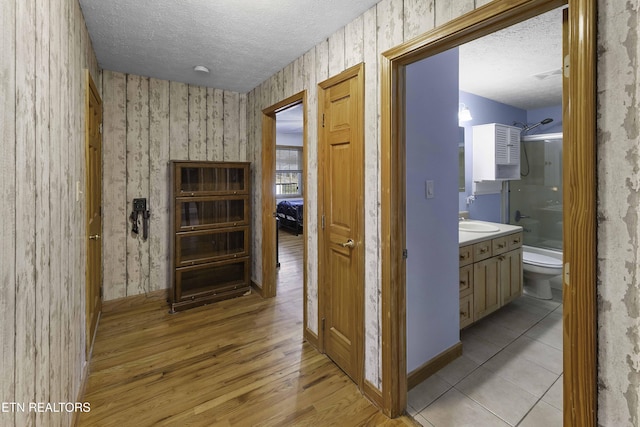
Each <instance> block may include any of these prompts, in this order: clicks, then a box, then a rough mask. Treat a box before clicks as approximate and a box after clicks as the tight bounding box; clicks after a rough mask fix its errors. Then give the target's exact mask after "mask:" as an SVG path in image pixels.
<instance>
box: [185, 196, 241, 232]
mask: <svg viewBox="0 0 640 427" xmlns="http://www.w3.org/2000/svg"><path fill="white" fill-rule="evenodd" d="M247 203H248V200H247V198H246V197H245V198H243V197H237V198H233V197H226V198H215V197H209V198H205V197H198V198H179V199H177V203H176V211H177V212H180V215H176V219H177V220H178V221H179V222H178V223H177V224H176V228H177V229H178V230H180V231H188V230H198V229H202V228H208V227H212V226H237V225H243V224H247V223H248V220H249V218H248V214H249V209H248V206H247Z"/></svg>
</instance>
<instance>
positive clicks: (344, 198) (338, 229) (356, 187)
mask: <svg viewBox="0 0 640 427" xmlns="http://www.w3.org/2000/svg"><path fill="white" fill-rule="evenodd" d="M363 71H364V67H363V66H362V65H359V66H355V67H352V68H350V69H348V70H346V71H345V72H343V73H342V74H340V75H338V76H336V77H334V78H332V79H329V80H327V81H326V82H324V83H321V84H320V91H319V100H318V105H319V108H320V116H319V118H320V132H319V141H318V144H319V164H320V173H319V195H320V200H319V203H318V212H319V215H320V229H321V230H320V233H319V241H320V266H319V272H320V274H319V280H320V282H319V285H320V294H321V297H322V302H321V307H320V313H321V316H322V330H323V331H322V340H323V347H324V350H325V352H326V353H327V355H328V356H329V357H330V358H331V359H333V360H334V361H335V362H336V364H337V365H338V366H340V368H342V370H344V371H345V372H346V373H347V375H349V376H350V377H351V378H352V379H353V380H354V381H355V382H356V383H357V384H360V382H361V379H362V371H363V349H362V346H363V330H364V321H363V317H364V316H363V305H364V286H363V266H364V244H363V234H364V233H363V229H364V224H363V223H364V219H363V200H364V194H363V193H364V141H363V98H364V91H363V84H364V77H363Z"/></svg>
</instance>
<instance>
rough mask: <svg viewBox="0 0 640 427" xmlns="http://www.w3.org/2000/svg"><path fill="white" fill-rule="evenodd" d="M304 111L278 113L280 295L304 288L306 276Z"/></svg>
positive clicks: (292, 109) (292, 108) (298, 108)
mask: <svg viewBox="0 0 640 427" xmlns="http://www.w3.org/2000/svg"><path fill="white" fill-rule="evenodd" d="M303 145H304V111H303V105H302V103H301V102H299V103H295V104H293V105H290V106H288V107H286V108H285V109H283V110H279V111H278V112H276V155H275V159H276V166H275V187H276V188H275V193H276V200H275V203H276V269H277V273H276V277H277V279H276V282H277V286H276V287H277V292H280V291H281V290H283V288H291V287H296V286H301V284H302V283H303V274H304V273H303V272H304V265H305V263H304V259H303V252H304V199H303V197H302V196H303V194H304V177H305V173H306V171H305V170H304V156H303V148H304V147H303Z"/></svg>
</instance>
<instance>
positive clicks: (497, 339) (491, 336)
mask: <svg viewBox="0 0 640 427" xmlns="http://www.w3.org/2000/svg"><path fill="white" fill-rule="evenodd" d="M465 333H466V334H471V335H475V336H476V337H478V338H480V339H483V340H485V341H487V342H490V343H492V344H495V345H497V346H498V347H500V348H504V347H506V346H507V345H509V344H510V343H511V342H513V341H514V340H515V339H516V338H518V337H519V336H520V335H521V334H520V333H518V332H516V331H514V330H512V329H508V328H505V327H504V326H502V325H500V324H499V323H496V322H494V321H492V320H491V316H489V317H487V318H486V319H482V320H480V321H479V322H478V323H476V324H475V325H472V326H471V327H469V328H468V329H465Z"/></svg>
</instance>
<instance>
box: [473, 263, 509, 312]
mask: <svg viewBox="0 0 640 427" xmlns="http://www.w3.org/2000/svg"><path fill="white" fill-rule="evenodd" d="M501 300H502V295H501V293H500V275H499V260H498V258H497V257H496V258H489V259H486V260H484V261H480V262H477V263H475V264H473V307H474V316H473V318H474V320H476V321H477V320H478V319H480V318H481V317H484V316H486V315H487V314H489V313H492V312H494V311H495V310H497V309H498V308H500V304H501Z"/></svg>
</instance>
